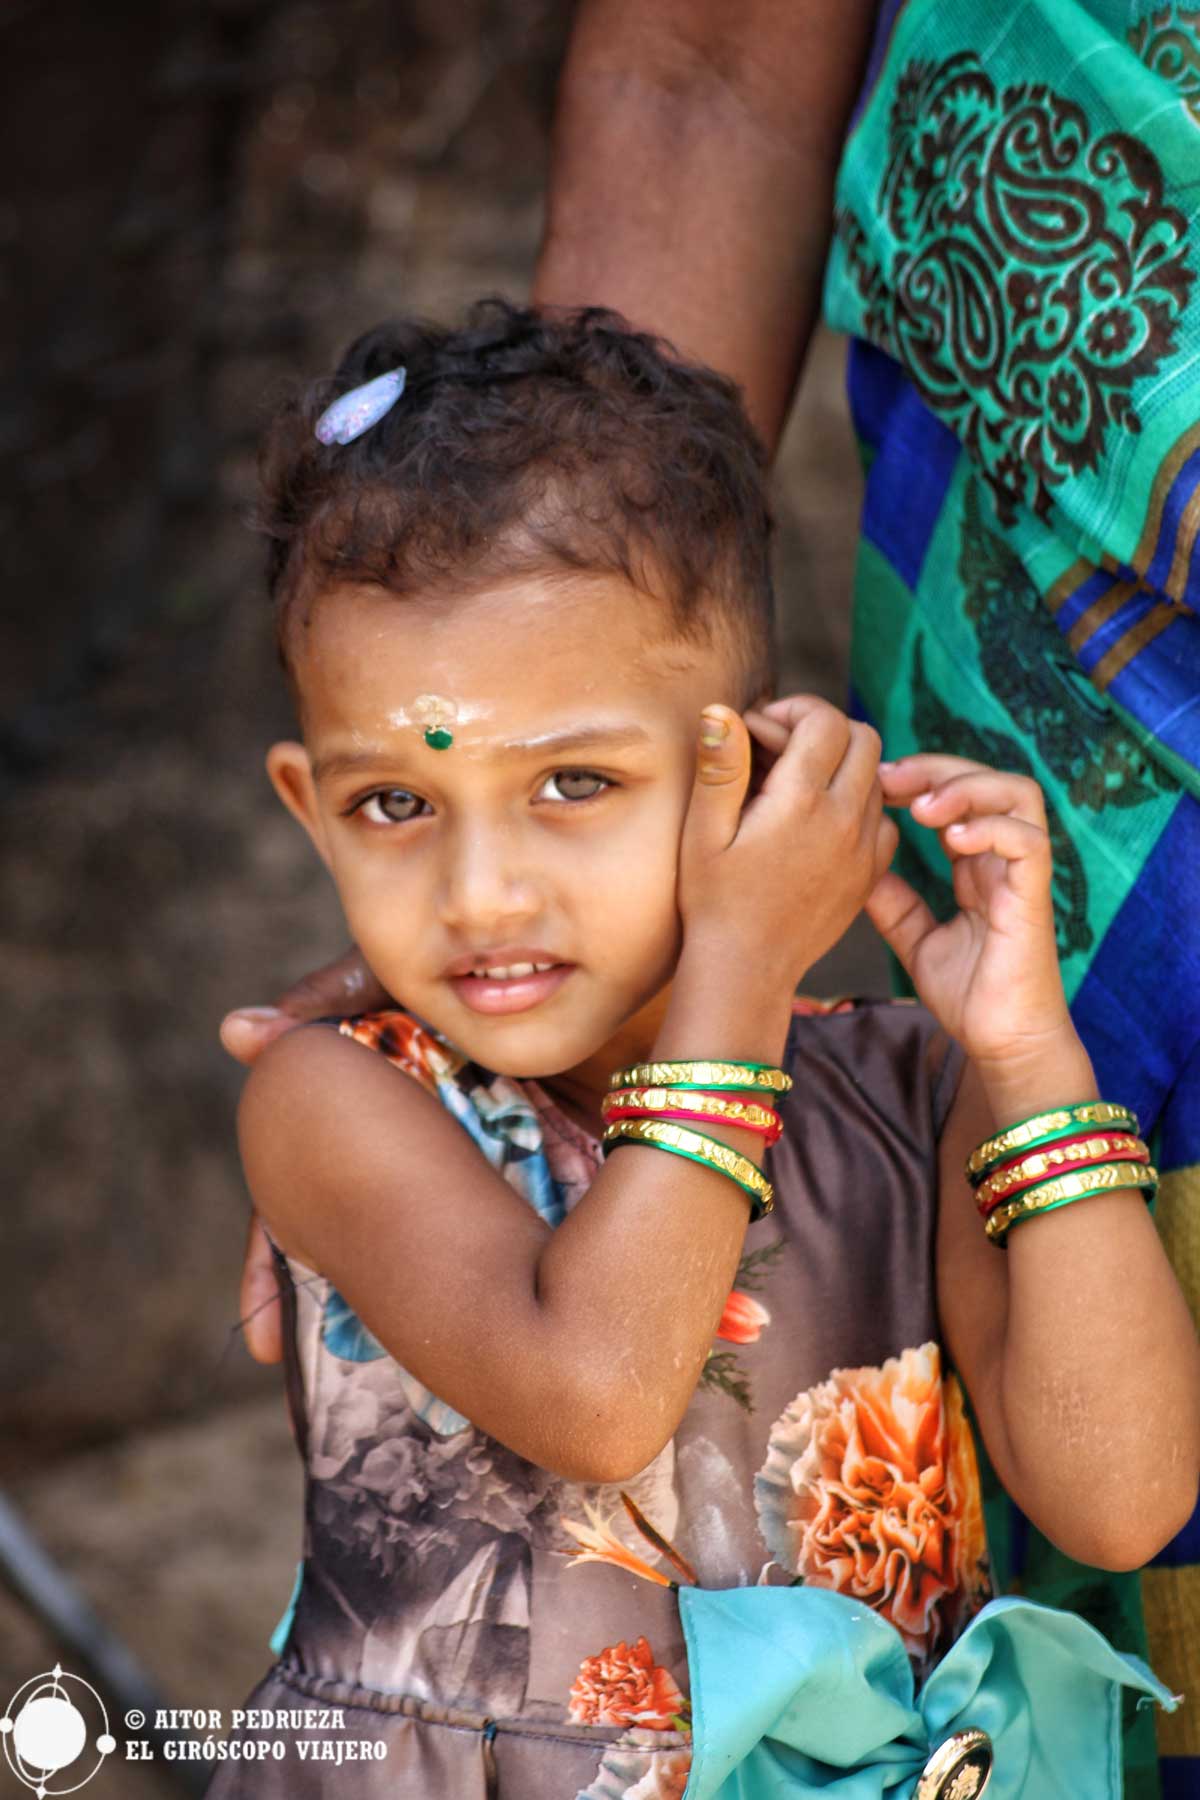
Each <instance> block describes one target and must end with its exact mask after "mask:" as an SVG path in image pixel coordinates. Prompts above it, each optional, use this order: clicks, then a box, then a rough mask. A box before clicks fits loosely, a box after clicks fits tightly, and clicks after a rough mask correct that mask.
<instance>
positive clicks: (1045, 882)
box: [941, 813, 1051, 901]
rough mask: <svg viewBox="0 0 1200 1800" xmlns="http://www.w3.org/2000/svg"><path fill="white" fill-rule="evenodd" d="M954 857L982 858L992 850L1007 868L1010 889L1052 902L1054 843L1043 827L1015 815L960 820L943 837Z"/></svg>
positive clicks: (994, 815) (1000, 814)
mask: <svg viewBox="0 0 1200 1800" xmlns="http://www.w3.org/2000/svg"><path fill="white" fill-rule="evenodd" d="M941 838H942V842H943V844H944V845H945V847H946V850H947V852H948V853H949V854H950V855H951V856H980V855H982V854H983V853H984V852H986V851H988V850H991V851H993V852H994V853H995V855H997V856H999V857H1002V858H1003V860H1004V862H1005V863H1006V865H1007V868H1006V871H1005V873H1006V874H1007V877H1008V883H1009V886H1010V887H1011V888H1012V890H1013V892H1014V893H1016V894H1019V895H1020V896H1021V897H1022V899H1025V900H1030V901H1040V900H1047V901H1048V899H1049V894H1050V872H1051V855H1050V839H1049V837H1048V836H1047V835H1046V832H1045V831H1044V830H1043V829H1042V827H1041V826H1038V825H1031V824H1030V823H1029V822H1028V821H1027V820H1025V819H1018V818H1014V816H1013V815H1012V813H989V814H987V815H986V816H985V817H983V818H979V819H958V820H956V821H955V822H954V824H952V825H947V826H946V827H945V830H944V831H943V832H942V833H941Z"/></svg>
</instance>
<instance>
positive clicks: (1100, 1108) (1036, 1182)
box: [967, 1100, 1158, 1245]
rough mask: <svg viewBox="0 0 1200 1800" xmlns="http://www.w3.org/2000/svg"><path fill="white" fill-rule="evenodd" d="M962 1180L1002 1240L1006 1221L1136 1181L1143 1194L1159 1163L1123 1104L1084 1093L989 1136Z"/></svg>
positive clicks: (1151, 1186)
mask: <svg viewBox="0 0 1200 1800" xmlns="http://www.w3.org/2000/svg"><path fill="white" fill-rule="evenodd" d="M967 1180H968V1181H969V1182H970V1183H971V1186H972V1187H973V1188H974V1190H975V1204H976V1206H977V1207H978V1208H979V1216H980V1218H981V1219H982V1220H983V1224H984V1230H985V1231H986V1232H987V1234H988V1236H989V1237H990V1238H991V1240H992V1242H993V1243H994V1244H1001V1245H1002V1244H1003V1242H1004V1237H1005V1233H1006V1232H1007V1231H1008V1230H1009V1228H1010V1226H1013V1225H1018V1224H1020V1222H1021V1220H1022V1219H1032V1218H1036V1217H1037V1215H1038V1214H1039V1213H1045V1212H1054V1211H1056V1210H1057V1208H1058V1207H1060V1206H1070V1205H1071V1204H1072V1202H1073V1201H1075V1200H1087V1199H1089V1198H1090V1197H1091V1196H1092V1195H1093V1194H1106V1193H1108V1192H1110V1190H1111V1189H1113V1188H1123V1187H1136V1188H1141V1189H1142V1191H1143V1193H1144V1194H1145V1196H1146V1200H1147V1202H1149V1201H1151V1200H1153V1198H1154V1195H1155V1193H1156V1192H1157V1189H1158V1170H1157V1169H1155V1168H1154V1167H1153V1166H1152V1164H1151V1162H1150V1152H1149V1150H1148V1149H1147V1148H1146V1146H1145V1144H1144V1143H1143V1142H1142V1140H1141V1138H1140V1137H1139V1136H1138V1122H1137V1117H1136V1115H1135V1114H1134V1113H1132V1112H1130V1111H1129V1110H1128V1108H1127V1107H1124V1106H1114V1105H1113V1104H1112V1103H1111V1102H1110V1101H1108V1100H1086V1101H1084V1102H1083V1103H1082V1104H1081V1105H1079V1106H1059V1107H1055V1109H1054V1110H1053V1112H1044V1113H1036V1114H1035V1115H1034V1117H1033V1118H1031V1119H1022V1120H1021V1122H1020V1123H1019V1124H1017V1125H1010V1126H1009V1127H1008V1128H1007V1130H1005V1131H1001V1132H998V1133H997V1135H996V1136H995V1137H991V1138H987V1139H986V1140H985V1141H984V1142H983V1143H982V1144H980V1145H979V1146H978V1148H977V1149H975V1150H972V1152H971V1154H970V1156H969V1157H968V1158H967Z"/></svg>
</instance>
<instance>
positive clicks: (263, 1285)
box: [220, 945, 391, 1363]
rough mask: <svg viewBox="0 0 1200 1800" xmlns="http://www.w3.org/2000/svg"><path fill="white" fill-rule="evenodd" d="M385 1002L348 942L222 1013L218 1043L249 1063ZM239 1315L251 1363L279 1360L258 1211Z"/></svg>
mask: <svg viewBox="0 0 1200 1800" xmlns="http://www.w3.org/2000/svg"><path fill="white" fill-rule="evenodd" d="M390 1000H391V996H390V995H389V994H387V993H385V992H384V990H383V988H381V987H380V985H379V983H378V982H377V981H376V979H375V977H374V976H373V975H372V973H371V971H370V970H369V969H368V967H367V965H366V963H365V962H364V961H363V959H362V956H361V955H360V953H359V951H358V949H357V948H356V947H355V946H354V945H351V947H350V949H349V950H348V951H347V952H346V954H345V955H344V956H340V957H338V959H337V961H336V962H331V963H327V964H326V965H325V967H324V968H322V969H314V970H313V972H312V974H311V975H305V976H304V977H303V979H302V980H300V981H298V982H296V984H295V986H294V987H290V988H288V989H287V991H286V992H285V993H283V994H281V995H280V996H279V998H278V1000H276V1002H275V1004H274V1005H273V1006H239V1007H237V1008H235V1009H234V1011H233V1012H228V1013H226V1015H225V1017H224V1018H223V1019H222V1020H221V1027H220V1031H221V1042H222V1044H223V1045H224V1047H225V1049H226V1050H228V1052H229V1054H230V1056H232V1057H234V1058H235V1059H236V1060H237V1061H238V1062H240V1063H245V1064H246V1065H247V1066H249V1065H250V1064H252V1063H253V1062H254V1061H255V1060H256V1058H257V1057H259V1056H261V1055H262V1052H263V1051H264V1050H265V1049H266V1047H267V1045H268V1044H271V1043H273V1042H274V1041H275V1039H276V1038H277V1037H282V1036H283V1033H284V1032H285V1031H290V1030H291V1029H292V1027H293V1026H295V1025H303V1024H305V1023H306V1021H308V1020H309V1019H321V1018H327V1017H329V1016H330V1015H331V1014H333V1015H337V1014H346V1013H356V1012H371V1011H372V1010H373V1009H375V1008H376V1007H381V1006H387V1005H388V1004H389V1003H390ZM238 1317H239V1320H240V1322H241V1327H242V1339H243V1342H244V1343H245V1346H246V1348H247V1350H248V1351H249V1352H250V1355H251V1356H252V1357H253V1358H254V1360H255V1362H260V1363H277V1362H282V1360H283V1332H282V1322H281V1319H280V1308H279V1290H278V1287H277V1286H276V1281H275V1263H274V1258H273V1257H272V1255H271V1246H270V1244H269V1243H268V1242H267V1238H266V1233H265V1232H264V1231H263V1228H262V1224H261V1222H260V1220H259V1217H258V1214H257V1213H252V1214H251V1215H250V1225H249V1228H248V1230H247V1233H246V1254H245V1260H244V1262H243V1264H242V1280H241V1288H240V1292H239V1297H238Z"/></svg>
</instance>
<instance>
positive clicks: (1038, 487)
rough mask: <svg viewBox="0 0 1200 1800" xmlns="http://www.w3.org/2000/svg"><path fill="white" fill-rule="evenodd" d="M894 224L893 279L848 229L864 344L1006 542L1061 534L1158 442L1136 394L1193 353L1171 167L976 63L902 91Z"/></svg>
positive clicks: (913, 74)
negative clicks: (1114, 467)
mask: <svg viewBox="0 0 1200 1800" xmlns="http://www.w3.org/2000/svg"><path fill="white" fill-rule="evenodd" d="M878 204H879V209H880V213H881V215H882V216H883V218H884V220H885V222H886V225H887V227H888V229H889V233H890V235H889V239H888V241H889V243H890V245H891V246H892V248H891V250H890V252H889V262H888V266H887V267H883V266H881V265H880V263H879V262H878V261H877V260H876V258H875V253H874V251H873V248H872V242H873V235H874V234H873V230H872V226H871V224H870V223H869V222H864V221H862V220H860V219H858V218H856V217H855V216H854V215H853V214H852V213H850V212H849V211H848V210H847V209H846V208H844V207H839V209H838V212H837V215H836V221H835V224H836V230H837V233H838V235H839V237H840V239H841V241H842V244H843V247H844V249H845V251H846V255H847V260H848V265H849V269H850V271H851V274H852V277H853V279H854V281H855V283H856V285H857V287H858V290H859V293H860V296H861V298H862V300H863V303H864V313H865V316H864V327H863V328H864V332H865V335H866V336H867V337H869V338H870V339H871V341H872V342H874V343H876V344H878V345H879V347H880V348H881V349H884V350H886V351H887V352H888V354H889V355H891V356H894V357H895V358H896V359H897V360H898V361H899V362H901V363H902V364H903V365H904V367H905V368H906V369H907V370H908V371H909V373H910V375H911V376H912V378H913V380H914V382H915V383H916V386H917V388H918V390H919V392H920V394H921V397H922V399H923V400H924V401H925V402H926V404H927V405H928V406H930V407H931V408H932V409H933V411H934V412H935V413H936V414H937V415H938V417H939V418H941V419H942V420H943V421H944V423H945V424H947V425H949V426H950V427H951V429H952V430H953V431H954V432H955V433H956V434H957V436H958V437H959V439H960V440H961V442H962V443H963V445H964V446H965V447H966V449H967V450H968V451H969V452H970V454H971V455H972V456H973V457H974V458H975V460H976V462H977V464H978V466H979V468H980V471H981V473H982V475H983V478H984V480H985V481H986V482H987V484H988V487H989V488H990V490H991V492H992V494H993V496H994V499H995V503H996V509H997V513H998V516H999V518H1000V520H1001V521H1002V522H1003V523H1005V524H1009V523H1011V522H1012V520H1013V518H1014V515H1015V511H1016V507H1017V506H1018V504H1024V505H1027V506H1029V507H1031V508H1032V509H1033V510H1034V511H1035V512H1036V513H1038V514H1041V515H1043V516H1044V515H1046V514H1048V512H1049V510H1050V505H1051V501H1052V498H1053V495H1054V491H1055V489H1056V488H1058V487H1060V486H1061V484H1062V483H1064V482H1065V481H1066V480H1068V478H1069V477H1071V476H1073V475H1078V474H1079V473H1080V472H1081V471H1082V470H1084V469H1094V468H1096V467H1097V466H1098V463H1099V460H1100V455H1101V452H1102V449H1103V447H1104V441H1105V436H1106V433H1107V432H1108V431H1109V430H1110V429H1113V428H1115V429H1118V430H1120V431H1123V432H1130V433H1137V432H1139V431H1140V430H1141V420H1140V418H1139V416H1138V412H1137V407H1136V405H1135V397H1134V388H1135V386H1136V385H1137V384H1138V383H1144V380H1145V378H1146V377H1148V376H1151V375H1153V374H1155V373H1156V371H1158V370H1159V368H1160V366H1161V365H1162V364H1163V362H1164V360H1165V359H1167V358H1168V357H1170V356H1171V355H1173V354H1174V353H1175V352H1176V351H1177V349H1178V344H1177V330H1178V326H1179V322H1180V319H1181V316H1182V313H1183V311H1184V308H1185V307H1186V305H1187V301H1188V296H1189V293H1190V290H1191V287H1192V284H1193V282H1194V280H1195V271H1194V268H1193V267H1192V266H1191V263H1190V261H1189V244H1188V235H1187V220H1186V219H1185V217H1184V215H1183V213H1182V212H1180V211H1179V210H1178V209H1177V208H1175V207H1173V206H1168V205H1166V204H1165V203H1164V200H1163V179H1162V174H1161V170H1160V168H1159V165H1158V162H1157V160H1156V159H1155V157H1154V156H1153V154H1152V153H1151V152H1150V151H1149V150H1148V149H1147V148H1146V146H1145V145H1144V144H1142V143H1140V142H1139V141H1138V140H1137V139H1136V138H1134V137H1132V136H1129V135H1128V134H1126V133H1124V132H1115V131H1114V132H1106V133H1104V134H1103V135H1100V136H1097V135H1095V134H1094V132H1093V130H1092V128H1091V127H1090V125H1089V122H1088V118H1087V115H1086V114H1085V112H1084V110H1083V108H1082V107H1081V106H1079V105H1078V104H1077V103H1076V102H1075V101H1073V100H1069V99H1067V98H1066V97H1065V96H1064V95H1062V94H1058V93H1056V92H1055V91H1054V90H1053V89H1052V88H1051V87H1049V86H1047V85H1046V84H1044V83H1041V82H1022V83H1018V84H1014V85H1013V86H1010V87H1007V88H1005V89H1003V90H1002V91H1001V90H998V89H997V87H996V85H995V83H994V82H993V81H992V79H991V77H990V75H989V74H988V73H987V71H986V69H985V68H984V66H983V63H982V62H981V60H980V58H979V57H978V56H977V55H976V53H975V52H974V51H970V50H966V51H962V52H960V53H959V54H958V55H956V56H951V57H949V58H948V59H947V60H945V61H944V62H940V63H934V62H931V61H924V60H914V61H912V62H910V63H909V64H908V66H907V67H906V68H905V70H904V71H903V73H902V74H901V76H900V78H899V81H898V83H897V88H896V96H895V100H894V102H893V105H892V111H891V119H890V131H889V160H888V163H887V166H886V168H885V170H884V174H883V179H882V181H881V183H880V186H879V191H878Z"/></svg>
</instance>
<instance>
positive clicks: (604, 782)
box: [546, 769, 615, 801]
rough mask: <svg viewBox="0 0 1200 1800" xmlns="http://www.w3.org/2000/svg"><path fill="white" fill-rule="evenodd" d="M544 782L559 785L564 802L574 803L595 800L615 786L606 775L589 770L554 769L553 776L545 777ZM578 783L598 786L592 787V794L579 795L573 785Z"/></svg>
mask: <svg viewBox="0 0 1200 1800" xmlns="http://www.w3.org/2000/svg"><path fill="white" fill-rule="evenodd" d="M546 780H547V782H551V781H554V782H557V783H558V784H559V792H560V794H561V795H562V797H563V799H564V800H575V801H580V800H596V799H598V798H599V797H600V795H601V794H602V793H603V792H604V790H605V788H610V787H613V786H615V783H614V782H611V781H610V780H609V779H608V777H607V775H596V774H594V773H593V772H592V770H591V769H556V770H555V771H554V773H553V775H548V776H547V777H546ZM578 781H583V782H593V783H595V782H599V784H600V785H599V787H593V790H592V792H591V793H589V794H581V793H579V792H578V791H577V790H576V789H575V788H574V783H575V782H578Z"/></svg>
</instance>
